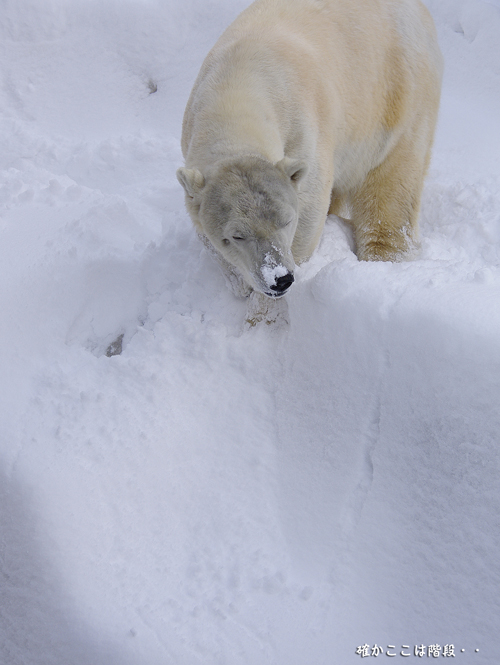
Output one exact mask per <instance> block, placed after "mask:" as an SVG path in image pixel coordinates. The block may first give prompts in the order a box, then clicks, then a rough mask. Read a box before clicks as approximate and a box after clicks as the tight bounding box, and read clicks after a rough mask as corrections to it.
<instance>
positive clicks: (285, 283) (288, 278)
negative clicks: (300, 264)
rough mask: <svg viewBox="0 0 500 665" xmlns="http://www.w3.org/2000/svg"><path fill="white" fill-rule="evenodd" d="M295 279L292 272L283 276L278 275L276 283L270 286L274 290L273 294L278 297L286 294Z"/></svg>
mask: <svg viewBox="0 0 500 665" xmlns="http://www.w3.org/2000/svg"><path fill="white" fill-rule="evenodd" d="M294 281H295V277H294V276H293V275H292V273H291V272H289V273H287V274H286V275H282V276H281V277H278V278H277V280H276V284H273V285H272V286H270V287H269V288H270V289H271V291H273V294H272V295H273V296H275V297H278V296H284V295H285V293H286V292H287V291H288V289H289V288H290V287H291V286H292V284H293V283H294Z"/></svg>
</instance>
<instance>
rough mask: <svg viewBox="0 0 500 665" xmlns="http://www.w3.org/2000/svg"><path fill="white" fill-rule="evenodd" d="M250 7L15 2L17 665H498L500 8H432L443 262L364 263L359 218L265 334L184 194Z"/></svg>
mask: <svg viewBox="0 0 500 665" xmlns="http://www.w3.org/2000/svg"><path fill="white" fill-rule="evenodd" d="M246 4H247V3H246V2H243V1H240V0H238V2H234V1H233V2H231V3H229V2H225V1H223V0H211V1H208V2H201V1H200V0H188V1H187V2H184V3H181V4H179V3H174V2H170V1H166V0H165V1H164V2H160V1H159V0H157V1H155V0H135V1H134V0H124V1H123V0H122V1H121V2H112V1H111V0H108V1H106V2H104V1H102V2H99V1H98V0H93V1H92V2H81V1H78V0H75V1H73V2H69V1H63V0H52V1H51V2H50V3H48V2H44V3H42V2H39V1H37V0H22V1H21V2H17V3H14V2H7V3H4V8H3V9H2V12H3V13H2V18H1V19H0V53H1V56H2V63H3V66H2V85H1V87H0V106H1V109H2V114H1V118H2V119H1V120H0V123H1V130H0V145H1V150H0V169H1V171H2V178H1V181H0V202H1V205H2V213H1V217H0V233H1V238H2V242H1V244H0V252H1V260H0V275H1V280H2V284H3V289H2V291H1V295H0V306H1V312H2V317H1V319H0V326H1V328H0V334H1V339H2V342H3V343H2V351H1V352H0V363H1V365H0V366H1V368H2V376H3V377H4V381H3V382H2V387H1V388H0V399H1V404H2V414H3V417H2V420H1V430H0V431H1V439H0V440H1V444H0V445H1V447H0V460H1V465H0V473H1V483H0V533H1V534H2V535H1V540H0V561H1V572H2V583H1V585H0V633H1V639H0V644H1V646H0V654H1V660H2V662H5V663H8V664H9V665H18V664H19V665H21V664H22V665H31V664H33V665H35V664H36V665H41V663H43V664H44V665H67V664H68V663H71V664H72V665H84V664H85V665H87V664H90V663H92V665H97V664H100V663H102V664H103V665H104V664H106V665H112V664H116V665H126V664H130V665H135V664H137V663H141V664H144V665H160V664H161V665H165V663H172V664H175V665H177V664H179V663H182V665H191V664H195V663H203V664H204V665H208V664H211V663H214V664H215V663H218V664H227V665H238V664H239V663H241V664H247V665H257V664H259V665H261V664H265V663H269V664H271V663H275V664H277V665H291V664H293V665H310V664H311V663H314V665H332V664H337V663H338V664H339V665H347V664H348V663H357V662H360V658H361V656H360V655H356V653H355V651H356V649H357V647H358V646H360V645H369V647H370V649H371V648H372V647H374V646H375V645H377V646H381V647H382V648H383V649H384V656H383V657H384V658H385V652H386V651H387V648H388V646H389V645H394V647H395V648H394V650H393V651H397V653H398V654H400V652H401V650H402V647H403V645H409V649H410V650H411V651H412V653H413V649H414V646H415V645H421V644H423V645H425V646H429V645H436V644H438V645H439V646H440V647H444V646H445V645H448V646H449V645H451V644H453V645H454V648H455V652H456V656H455V657H456V660H457V661H459V662H462V663H467V665H471V664H478V665H483V664H486V663H491V664H492V665H493V664H494V663H495V664H496V663H497V661H498V648H499V645H498V637H497V632H498V623H499V619H500V612H499V601H498V598H497V595H498V594H497V593H496V589H497V587H498V583H499V577H500V575H499V565H498V554H497V553H498V548H499V544H500V543H499V533H500V532H499V528H498V527H499V525H498V515H499V514H500V505H499V503H500V494H499V473H498V471H499V469H498V454H497V444H498V432H499V430H500V427H499V426H500V411H499V409H498V403H499V398H500V336H499V330H500V313H499V307H498V303H499V300H500V250H499V247H500V213H499V211H500V163H499V160H500V157H499V155H500V131H499V130H500V126H499V125H500V121H499V119H498V113H497V109H498V102H499V98H500V93H499V90H500V87H499V85H498V83H499V80H498V79H499V76H500V70H499V69H498V62H499V58H498V56H499V55H500V53H499V50H500V47H499V44H500V40H499V36H500V9H499V7H498V3H496V2H489V3H486V2H482V1H479V0H477V1H475V0H464V1H463V2H453V1H452V0H447V1H446V2H433V1H429V2H428V5H429V7H430V8H431V10H432V12H433V13H434V16H435V19H436V23H437V27H438V32H439V36H440V41H441V45H442V49H443V52H444V55H445V60H446V73H445V82H444V94H443V104H442V112H441V118H440V124H439V128H438V134H437V137H436V147H435V152H434V160H433V163H432V165H431V170H430V173H429V178H428V180H427V184H426V189H425V192H424V199H423V206H422V215H421V230H422V254H421V257H420V258H419V259H418V260H416V261H413V262H411V263H405V264H397V265H396V264H394V265H393V264H385V263H384V264H367V263H359V262H358V261H357V260H356V258H355V256H354V254H353V253H352V239H351V237H350V234H349V231H348V229H346V228H345V227H344V226H343V225H342V224H341V222H340V221H339V220H337V219H335V218H333V217H332V218H330V219H329V220H328V223H327V227H326V230H325V234H324V237H323V239H322V242H321V245H320V248H319V249H318V251H317V253H316V254H315V256H314V257H313V258H312V259H311V261H310V262H309V263H308V264H306V265H304V266H302V267H301V268H300V269H299V271H298V274H297V280H296V283H295V284H294V286H293V288H292V289H291V291H290V293H289V294H288V295H287V296H286V299H282V300H280V301H279V303H280V304H279V305H277V306H279V307H281V308H285V309H287V311H285V312H284V315H283V316H281V317H277V321H279V322H280V323H279V324H278V323H277V324H276V325H271V326H266V325H265V324H263V323H261V324H258V325H256V326H254V327H249V326H248V325H245V317H246V315H247V303H246V302H245V301H244V300H238V299H236V298H234V297H233V296H232V295H231V293H230V292H229V290H228V289H227V288H226V285H225V283H224V279H223V277H222V275H221V274H220V273H219V270H218V267H217V265H216V264H215V262H214V261H213V259H212V258H211V257H210V255H209V253H208V252H207V250H206V249H205V248H204V247H203V246H202V245H201V244H200V242H199V240H198V238H197V237H196V234H195V232H194V230H193V228H192V225H191V224H190V222H189V219H188V216H187V213H186V212H185V210H184V205H183V195H182V191H181V188H180V187H179V186H178V183H177V181H176V179H175V169H176V167H177V166H179V165H180V164H181V163H182V158H181V153H180V148H179V138H180V125H181V119H182V112H183V108H184V105H185V102H186V99H187V95H188V94H189V91H190V88H191V85H192V83H193V80H194V77H195V76H196V73H197V71H198V68H199V66H200V64H201V62H202V60H203V58H204V56H205V54H206V52H207V51H208V49H209V48H210V46H211V44H213V42H214V41H215V39H216V38H217V36H218V34H220V32H221V31H222V30H223V28H224V27H225V26H226V25H227V24H228V23H229V22H230V21H231V20H232V18H233V17H234V16H235V15H236V14H237V13H238V12H239V11H240V10H241V9H242V8H243V7H244V6H245V5H246ZM154 90H156V91H155V92H153V91H154ZM280 311H281V310H280ZM285 321H288V323H284V322H285ZM119 351H121V354H117V352H119ZM113 354H117V355H113ZM461 649H464V650H465V651H464V652H462V651H461ZM476 649H479V651H478V652H476V651H475V650H476ZM401 658H403V656H400V655H398V656H397V658H396V660H398V659H401ZM361 662H362V661H361Z"/></svg>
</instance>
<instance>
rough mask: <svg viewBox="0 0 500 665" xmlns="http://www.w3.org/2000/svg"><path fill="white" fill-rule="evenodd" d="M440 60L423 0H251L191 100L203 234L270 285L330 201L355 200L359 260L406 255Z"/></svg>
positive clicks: (190, 132) (195, 204) (188, 149)
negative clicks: (271, 271) (270, 270)
mask: <svg viewBox="0 0 500 665" xmlns="http://www.w3.org/2000/svg"><path fill="white" fill-rule="evenodd" d="M441 71H442V62H441V55H440V52H439V48H438V46H437V41H436V35H435V30H434V26H433V23H432V19H431V18H430V15H429V13H428V12H427V10H426V9H425V7H424V6H423V5H422V4H421V2H420V1H419V0H257V2H254V3H253V4H252V5H251V6H250V7H249V8H248V9H247V10H246V11H244V12H243V13H242V14H241V15H240V16H239V17H238V18H237V19H236V21H235V22H234V23H233V24H232V25H231V26H230V27H229V28H228V29H227V30H226V31H225V33H224V34H223V35H222V37H221V38H220V39H219V41H218V42H217V44H216V45H215V46H214V47H213V49H212V50H211V51H210V53H209V54H208V56H207V58H206V60H205V62H204V64H203V66H202V68H201V71H200V73H199V75H198V78H197V80H196V82H195V84H194V88H193V91H192V93H191V96H190V99H189V101H188V104H187V107H186V112H185V116H184V123H183V135H182V150H183V154H184V157H185V161H186V167H185V168H181V169H179V171H178V177H179V181H180V182H181V183H182V185H183V186H184V188H185V191H186V202H187V207H188V210H189V212H190V214H191V217H192V219H193V222H194V224H195V225H196V227H197V228H198V231H199V232H200V233H202V234H204V235H206V236H207V237H208V238H209V240H210V242H211V243H212V244H213V246H214V247H215V249H216V250H217V251H218V252H219V253H221V254H222V256H223V257H224V258H225V260H226V261H228V262H229V263H230V264H231V265H233V266H235V267H236V268H237V269H238V270H239V272H240V273H241V274H242V277H243V279H244V280H245V281H246V282H247V283H248V284H249V285H250V286H251V287H253V288H255V289H257V290H259V291H262V292H263V293H266V294H267V295H282V294H281V293H272V292H270V291H269V288H270V287H271V288H272V285H270V284H269V283H268V282H269V281H270V279H271V278H270V276H269V274H267V273H266V272H265V268H266V266H270V265H271V266H282V268H280V270H279V271H278V272H280V275H278V273H276V274H275V276H274V277H275V278H276V279H277V278H278V277H281V276H282V274H290V275H291V274H292V273H293V264H294V261H295V262H297V263H299V262H301V261H304V260H306V259H308V258H309V257H310V256H311V254H312V252H313V251H314V249H315V247H316V246H317V243H318V241H319V238H320V236H321V233H322V230H323V226H324V222H325V218H326V216H327V214H328V212H329V211H330V212H340V211H341V210H342V209H346V208H347V209H348V210H350V217H351V219H350V221H351V223H352V226H353V229H354V233H355V238H356V243H357V253H358V256H359V257H360V258H361V259H367V260H398V259H400V258H402V257H404V256H407V255H409V254H410V253H411V251H412V249H413V247H414V246H415V244H416V242H417V240H418V228H417V217H418V209H419V202H420V195H421V190H422V185H423V178H424V175H425V172H426V169H427V166H428V162H429V158H430V149H431V144H432V139H433V134H434V126H435V122H436V117H437V111H438V105H439V94H440V82H441ZM265 257H268V258H267V259H266V258H265ZM269 257H271V258H269ZM266 261H267V262H269V261H271V263H266ZM273 262H274V263H273ZM263 268H264V273H263ZM283 270H284V271H285V273H283ZM265 275H267V276H265Z"/></svg>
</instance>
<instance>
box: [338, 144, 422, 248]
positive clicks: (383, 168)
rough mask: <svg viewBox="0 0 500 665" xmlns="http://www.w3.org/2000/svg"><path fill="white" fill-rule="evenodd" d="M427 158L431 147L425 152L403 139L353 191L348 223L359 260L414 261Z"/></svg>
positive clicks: (420, 147) (417, 243)
mask: <svg viewBox="0 0 500 665" xmlns="http://www.w3.org/2000/svg"><path fill="white" fill-rule="evenodd" d="M419 151H420V153H421V154H420V155H419V154H418V152H419ZM429 157H430V146H429V147H428V148H427V149H426V150H425V149H422V145H421V144H420V146H419V145H418V143H417V145H415V142H414V139H413V140H412V138H405V137H403V138H402V139H401V141H400V142H399V144H398V145H397V146H396V147H395V148H394V149H393V150H392V152H391V153H390V154H389V155H388V157H387V158H386V159H385V160H384V161H383V162H382V164H380V165H379V166H377V167H376V168H374V169H373V170H372V171H370V172H369V173H368V176H367V178H366V180H365V182H364V183H363V185H362V186H361V187H360V188H359V190H357V191H356V192H355V194H354V196H353V199H352V219H351V224H352V226H353V228H354V235H355V240H356V248H357V255H358V258H359V259H360V261H402V260H405V259H410V258H413V255H414V254H415V252H416V250H417V249H418V245H419V242H418V241H419V232H418V223H417V220H418V212H419V208H420V196H421V193H422V187H423V180H424V177H425V173H426V170H427V165H428V162H429Z"/></svg>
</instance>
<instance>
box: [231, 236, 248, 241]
mask: <svg viewBox="0 0 500 665" xmlns="http://www.w3.org/2000/svg"><path fill="white" fill-rule="evenodd" d="M233 240H245V238H242V237H241V236H233Z"/></svg>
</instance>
